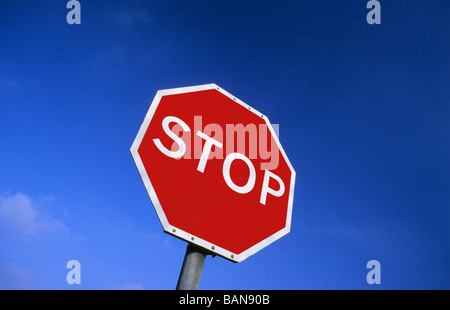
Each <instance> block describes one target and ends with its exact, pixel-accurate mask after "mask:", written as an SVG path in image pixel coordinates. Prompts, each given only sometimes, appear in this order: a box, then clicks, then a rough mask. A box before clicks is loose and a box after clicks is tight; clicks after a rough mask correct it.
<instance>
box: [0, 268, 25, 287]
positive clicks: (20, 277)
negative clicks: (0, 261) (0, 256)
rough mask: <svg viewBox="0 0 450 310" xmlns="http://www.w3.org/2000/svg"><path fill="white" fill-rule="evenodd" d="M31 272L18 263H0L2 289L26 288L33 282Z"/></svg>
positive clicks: (0, 284)
mask: <svg viewBox="0 0 450 310" xmlns="http://www.w3.org/2000/svg"><path fill="white" fill-rule="evenodd" d="M32 280H33V277H32V276H31V274H30V272H28V270H26V269H25V268H23V267H21V266H19V265H18V264H16V263H9V264H4V265H0V289H2V290H8V289H12V290H17V289H26V288H27V286H28V285H29V284H30V283H31V282H32Z"/></svg>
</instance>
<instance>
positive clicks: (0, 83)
mask: <svg viewBox="0 0 450 310" xmlns="http://www.w3.org/2000/svg"><path fill="white" fill-rule="evenodd" d="M0 87H1V88H3V89H6V90H8V91H12V92H15V91H18V90H20V88H21V87H20V83H19V81H18V80H17V79H16V78H13V77H10V76H9V77H8V76H3V75H0Z"/></svg>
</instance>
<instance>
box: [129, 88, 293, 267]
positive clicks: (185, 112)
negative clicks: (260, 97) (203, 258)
mask: <svg viewBox="0 0 450 310" xmlns="http://www.w3.org/2000/svg"><path fill="white" fill-rule="evenodd" d="M131 153H132V155H133V158H134V161H135V163H136V166H137V168H138V170H139V173H140V175H141V178H142V180H143V182H144V185H145V187H146V189H147V192H148V194H149V196H150V199H151V201H152V203H153V206H154V208H155V210H156V213H157V214H158V217H159V220H160V222H161V224H162V226H163V228H164V231H165V232H167V233H169V234H171V235H174V236H176V237H179V238H181V239H183V240H186V241H188V242H191V243H194V244H196V245H198V246H200V247H202V248H204V249H206V250H207V251H210V252H213V253H215V254H218V255H220V256H222V257H224V258H227V259H229V260H231V261H234V262H240V261H242V260H244V259H246V258H247V257H249V256H250V255H252V254H254V253H256V252H257V251H259V250H261V249H262V248H264V247H266V246H267V245H269V244H270V243H272V242H273V241H275V240H277V239H279V238H280V237H282V236H284V235H285V234H287V233H288V232H289V231H290V226H291V214H292V204H293V198H294V197H293V196H294V183H295V171H294V169H293V167H292V165H291V163H290V162H289V160H288V158H287V156H286V154H285V152H284V150H283V148H282V147H281V144H280V142H279V140H278V137H277V135H276V134H275V131H274V128H273V126H272V125H271V124H270V122H269V120H268V119H267V117H266V116H265V115H263V114H261V113H260V112H258V111H257V110H255V109H254V108H252V107H250V106H249V105H247V104H245V103H244V102H242V101H241V100H239V99H238V98H236V97H234V96H232V95H231V94H230V93H228V92H226V91H225V90H224V89H222V88H220V87H219V86H217V85H216V84H207V85H200V86H192V87H182V88H174V89H166V90H160V91H158V92H157V94H156V96H155V98H154V99H153V102H152V104H151V105H150V108H149V110H148V112H147V115H146V116H145V119H144V122H143V123H142V125H141V128H140V129H139V132H138V134H137V136H136V138H135V140H134V142H133V145H132V146H131Z"/></svg>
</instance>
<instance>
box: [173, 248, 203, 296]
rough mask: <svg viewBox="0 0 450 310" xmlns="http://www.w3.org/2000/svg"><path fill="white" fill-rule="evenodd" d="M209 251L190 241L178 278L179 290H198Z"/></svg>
mask: <svg viewBox="0 0 450 310" xmlns="http://www.w3.org/2000/svg"><path fill="white" fill-rule="evenodd" d="M206 255H207V253H206V252H205V251H204V250H202V249H201V248H199V247H196V246H195V245H193V244H191V243H188V246H187V248H186V254H185V256H184V260H183V266H181V271H180V276H179V278H178V283H177V288H176V289H177V290H197V289H198V286H199V284H200V278H201V276H202V271H203V265H204V264H205V259H206Z"/></svg>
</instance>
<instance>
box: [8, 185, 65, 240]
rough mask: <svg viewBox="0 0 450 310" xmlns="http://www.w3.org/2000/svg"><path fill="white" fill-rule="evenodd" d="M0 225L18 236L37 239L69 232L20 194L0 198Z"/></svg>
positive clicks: (56, 220)
mask: <svg viewBox="0 0 450 310" xmlns="http://www.w3.org/2000/svg"><path fill="white" fill-rule="evenodd" d="M0 224H2V225H3V226H4V227H5V228H6V229H8V231H9V232H11V233H13V234H16V235H19V236H29V237H39V236H44V235H48V234H61V233H64V234H67V233H68V232H69V229H68V228H67V227H66V226H65V225H64V223H62V222H61V221H60V220H58V219H56V218H54V217H52V216H51V215H50V214H49V213H48V212H47V211H46V210H45V209H44V208H43V207H42V206H40V205H39V204H38V203H37V202H35V201H34V200H33V199H31V198H30V197H29V196H27V195H25V194H22V193H17V194H15V195H3V196H0Z"/></svg>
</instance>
